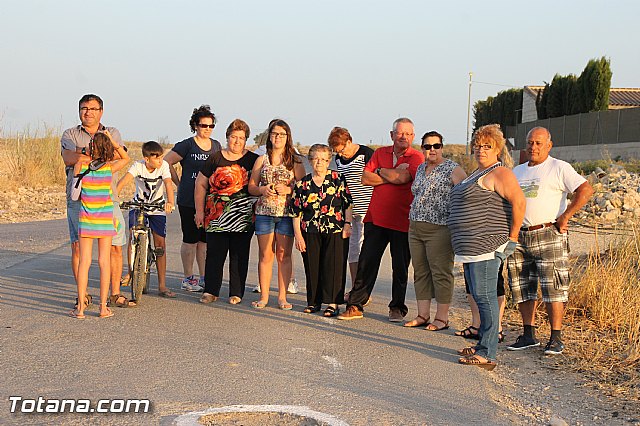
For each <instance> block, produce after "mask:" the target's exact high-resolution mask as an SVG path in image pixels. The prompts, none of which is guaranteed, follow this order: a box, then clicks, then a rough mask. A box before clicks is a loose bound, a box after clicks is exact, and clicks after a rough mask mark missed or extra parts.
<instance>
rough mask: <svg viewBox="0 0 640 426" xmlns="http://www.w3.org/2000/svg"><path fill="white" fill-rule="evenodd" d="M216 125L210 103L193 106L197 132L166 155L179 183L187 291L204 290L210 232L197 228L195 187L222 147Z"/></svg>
mask: <svg viewBox="0 0 640 426" xmlns="http://www.w3.org/2000/svg"><path fill="white" fill-rule="evenodd" d="M215 125H216V116H215V115H214V114H213V113H212V112H211V107H210V106H209V105H201V106H200V107H199V108H195V109H194V110H193V114H191V119H190V120H189V127H190V128H191V132H192V133H195V136H192V137H190V138H187V139H185V140H183V141H182V142H178V143H176V144H175V145H174V147H173V148H172V149H171V151H170V152H169V153H168V154H167V155H165V157H164V160H165V161H166V162H167V163H169V170H170V171H171V179H172V180H173V182H174V183H175V184H176V185H178V200H177V204H178V211H179V212H180V225H181V228H182V247H181V248H180V256H181V257H182V269H183V271H184V278H183V279H182V289H183V290H186V291H202V290H203V288H204V269H205V256H206V253H207V236H206V232H205V230H204V228H203V227H200V228H198V227H197V226H196V222H195V216H196V207H195V203H194V198H193V196H194V194H193V192H194V191H193V190H194V187H195V184H196V177H197V176H198V173H199V172H200V170H201V169H202V167H203V166H204V163H205V162H206V161H207V159H208V158H209V156H210V155H211V154H213V153H215V152H218V151H220V149H221V148H222V147H221V146H220V142H218V141H217V140H214V139H211V132H212V131H213V128H214V127H215ZM176 163H180V165H181V166H182V175H181V176H178V174H177V173H176V170H175V168H174V164H176ZM194 260H195V261H196V263H197V264H198V272H199V273H200V275H196V274H194V273H193V261H194Z"/></svg>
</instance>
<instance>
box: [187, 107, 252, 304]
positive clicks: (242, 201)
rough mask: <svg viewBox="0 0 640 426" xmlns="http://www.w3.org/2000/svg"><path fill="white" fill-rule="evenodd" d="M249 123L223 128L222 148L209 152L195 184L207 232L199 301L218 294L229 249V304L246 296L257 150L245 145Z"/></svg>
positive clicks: (210, 299)
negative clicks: (224, 142)
mask: <svg viewBox="0 0 640 426" xmlns="http://www.w3.org/2000/svg"><path fill="white" fill-rule="evenodd" d="M249 133H250V131H249V126H248V125H247V123H245V122H244V121H242V120H239V119H236V120H234V121H233V122H231V124H230V125H229V127H228V128H227V133H226V137H227V146H226V148H224V149H222V150H221V151H218V152H216V153H214V154H212V155H211V156H210V157H209V159H208V160H207V162H206V163H205V165H204V167H203V168H202V170H201V171H200V173H198V177H197V179H196V184H195V206H196V217H195V221H196V225H197V226H198V227H200V226H204V228H205V230H206V231H207V256H206V261H205V288H204V293H203V294H202V297H201V298H200V302H201V303H211V302H214V301H216V300H218V297H220V287H221V286H222V271H223V267H224V262H225V260H226V258H227V252H228V253H229V303H231V304H232V305H236V304H238V303H240V302H241V301H242V297H244V290H245V284H246V280H247V268H248V266H249V253H250V248H251V237H252V236H253V230H254V226H253V221H252V216H253V210H252V208H253V203H254V202H255V200H256V198H255V197H253V196H251V195H250V194H249V191H248V189H247V185H248V183H249V172H250V171H251V170H252V169H253V166H254V163H255V162H256V160H257V159H258V155H256V154H254V153H253V152H251V151H248V150H247V149H245V145H246V142H247V138H248V137H249Z"/></svg>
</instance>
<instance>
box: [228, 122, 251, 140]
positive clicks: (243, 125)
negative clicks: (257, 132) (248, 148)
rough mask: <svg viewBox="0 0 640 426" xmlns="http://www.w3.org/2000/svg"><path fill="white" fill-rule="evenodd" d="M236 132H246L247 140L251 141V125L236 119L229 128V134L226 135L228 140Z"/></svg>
mask: <svg viewBox="0 0 640 426" xmlns="http://www.w3.org/2000/svg"><path fill="white" fill-rule="evenodd" d="M236 130H242V131H243V132H244V137H245V139H249V135H250V134H251V129H249V125H248V124H247V123H245V122H244V121H243V120H240V119H239V118H236V119H235V120H233V121H232V122H231V124H229V127H227V133H226V134H225V136H226V138H227V139H228V138H229V135H230V134H231V133H232V132H235V131H236Z"/></svg>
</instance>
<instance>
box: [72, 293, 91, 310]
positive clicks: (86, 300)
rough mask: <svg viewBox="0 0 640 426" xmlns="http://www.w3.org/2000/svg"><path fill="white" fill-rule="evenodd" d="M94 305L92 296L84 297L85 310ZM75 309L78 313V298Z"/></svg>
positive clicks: (86, 295)
mask: <svg viewBox="0 0 640 426" xmlns="http://www.w3.org/2000/svg"><path fill="white" fill-rule="evenodd" d="M92 304H93V297H91V295H90V294H85V295H84V307H85V309H86V308H87V307H88V306H90V305H92ZM73 309H75V310H76V311H77V310H78V298H77V297H76V303H75V305H73Z"/></svg>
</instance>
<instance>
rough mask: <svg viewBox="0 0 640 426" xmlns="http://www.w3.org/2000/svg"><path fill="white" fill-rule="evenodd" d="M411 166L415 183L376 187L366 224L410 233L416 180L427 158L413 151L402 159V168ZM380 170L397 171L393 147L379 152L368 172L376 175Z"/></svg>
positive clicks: (374, 155)
mask: <svg viewBox="0 0 640 426" xmlns="http://www.w3.org/2000/svg"><path fill="white" fill-rule="evenodd" d="M404 163H408V164H409V168H408V170H409V172H410V173H411V180H410V181H409V182H407V183H403V184H402V185H395V184H393V183H383V184H382V185H378V186H374V187H373V195H371V202H370V203H369V210H367V214H366V216H365V217H364V222H373V224H374V225H377V226H381V227H383V228H388V229H393V230H394V231H400V232H409V208H410V207H411V202H412V201H413V194H412V193H411V183H412V182H413V179H415V177H416V171H417V170H418V166H419V165H420V164H422V163H424V155H422V153H421V152H420V151H417V150H415V149H413V148H411V147H409V149H407V151H406V152H405V153H404V154H403V155H402V156H400V158H398V162H397V163H396V166H398V164H404ZM378 167H382V168H383V169H393V168H394V166H393V146H385V147H382V148H378V149H377V150H376V151H375V152H374V153H373V157H371V160H369V162H368V163H367V165H366V166H365V167H364V169H365V170H366V171H368V172H372V173H375V171H376V169H377V168H378Z"/></svg>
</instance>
